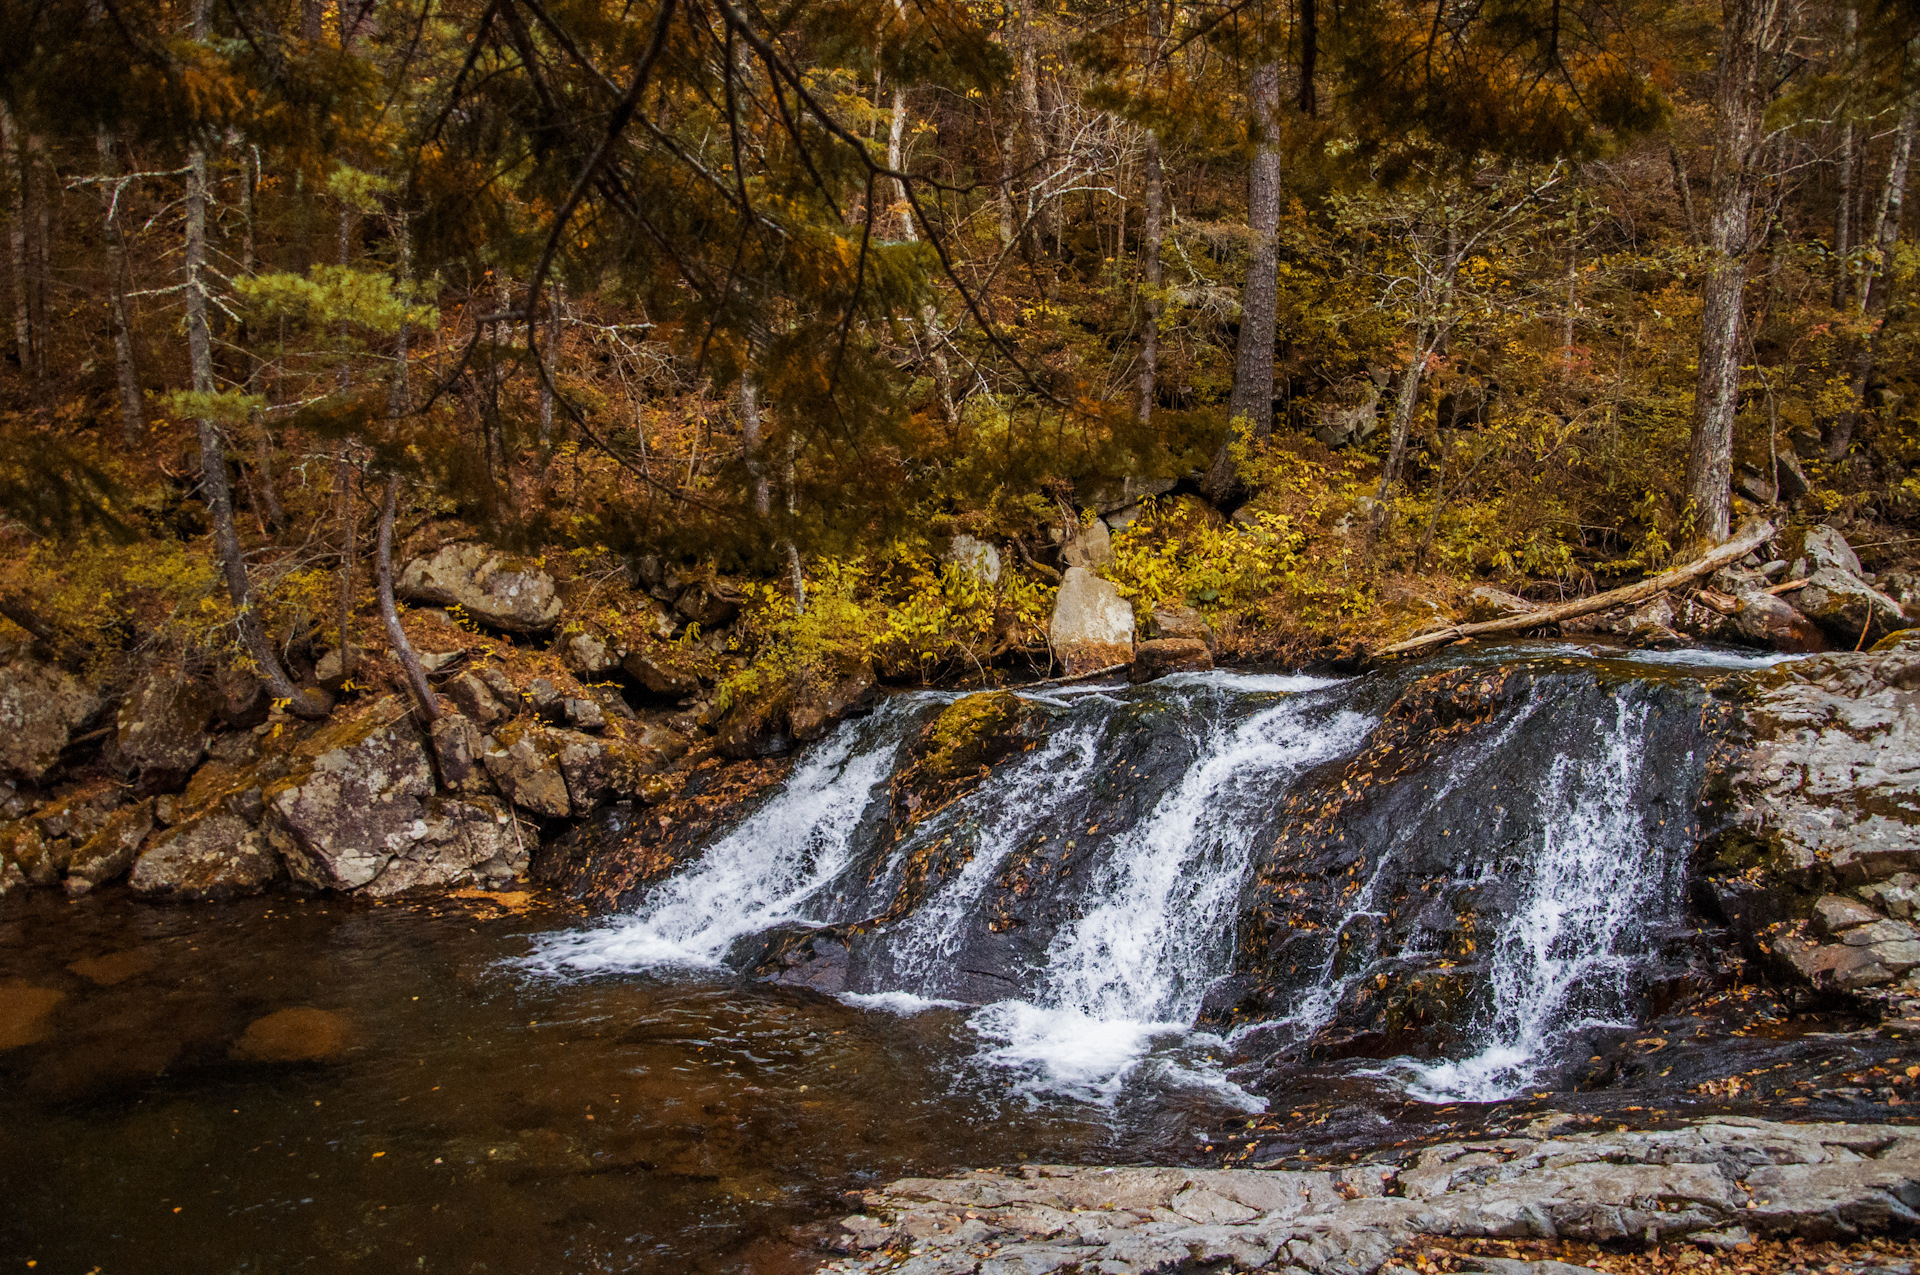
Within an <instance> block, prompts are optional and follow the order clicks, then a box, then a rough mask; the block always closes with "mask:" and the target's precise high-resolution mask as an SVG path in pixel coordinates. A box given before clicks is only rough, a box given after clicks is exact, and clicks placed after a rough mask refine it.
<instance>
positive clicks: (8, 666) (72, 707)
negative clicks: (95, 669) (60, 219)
mask: <svg viewBox="0 0 1920 1275" xmlns="http://www.w3.org/2000/svg"><path fill="white" fill-rule="evenodd" d="M99 707H100V700H99V697H98V696H96V695H95V694H94V693H93V692H92V691H90V690H88V689H87V687H86V686H85V685H84V684H82V683H81V681H80V679H78V678H76V677H74V676H73V675H72V674H71V673H68V672H66V671H64V670H62V669H58V668H55V667H54V666H53V665H51V664H42V663H40V662H39V661H37V660H31V659H25V658H18V659H12V660H8V661H6V662H5V663H0V776H5V777H8V778H12V779H18V780H23V781H25V782H27V783H30V784H37V783H39V782H40V781H41V780H42V779H45V778H46V777H47V773H48V772H49V771H51V770H52V769H53V767H54V764H55V763H56V762H58V761H59V760H60V753H61V750H62V749H64V748H66V746H67V741H68V740H69V739H71V738H72V737H73V732H74V731H75V730H76V729H78V728H79V727H80V726H81V724H82V723H84V722H86V721H87V719H88V718H90V717H92V716H93V714H94V713H95V711H96V710H98V708H99Z"/></svg>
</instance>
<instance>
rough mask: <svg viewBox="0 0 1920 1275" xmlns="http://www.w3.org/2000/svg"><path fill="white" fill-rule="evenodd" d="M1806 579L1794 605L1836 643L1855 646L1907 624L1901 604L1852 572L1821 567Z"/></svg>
mask: <svg viewBox="0 0 1920 1275" xmlns="http://www.w3.org/2000/svg"><path fill="white" fill-rule="evenodd" d="M1841 543H1842V544H1844V543H1846V542H1845V541H1842V542H1841ZM1806 580H1807V583H1806V585H1805V586H1804V587H1802V588H1801V589H1800V590H1799V592H1798V593H1797V594H1796V595H1795V596H1794V606H1795V607H1796V608H1798V609H1799V611H1800V613H1801V614H1803V615H1805V616H1806V617H1807V618H1808V619H1810V620H1812V621H1813V622H1814V623H1815V624H1818V625H1819V626H1820V628H1821V629H1822V630H1823V631H1824V632H1825V633H1826V635H1827V638H1828V640H1829V641H1832V642H1833V643H1834V644H1835V645H1844V646H1846V647H1858V646H1861V645H1863V644H1864V643H1866V642H1873V641H1877V640H1879V639H1880V638H1883V637H1886V636H1887V635H1888V634H1890V633H1894V632H1896V631H1898V630H1900V629H1903V628H1905V627H1907V616H1906V613H1905V612H1904V611H1902V610H1901V609H1900V604H1899V603H1897V602H1895V601H1894V600H1893V599H1892V598H1890V597H1888V596H1887V595H1886V594H1884V593H1882V592H1880V591H1879V590H1878V589H1876V588H1874V587H1873V586H1872V585H1870V584H1868V583H1867V582H1866V581H1865V580H1862V579H1861V578H1860V577H1859V575H1858V574H1856V573H1854V572H1851V571H1846V570H1843V569H1841V568H1839V567H1821V568H1820V569H1818V570H1816V571H1814V572H1813V573H1812V574H1811V575H1809V576H1807V577H1806Z"/></svg>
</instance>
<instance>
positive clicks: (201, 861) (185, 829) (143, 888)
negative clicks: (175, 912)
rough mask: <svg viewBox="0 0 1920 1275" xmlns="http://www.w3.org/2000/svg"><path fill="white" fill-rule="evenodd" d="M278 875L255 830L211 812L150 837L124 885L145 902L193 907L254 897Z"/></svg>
mask: <svg viewBox="0 0 1920 1275" xmlns="http://www.w3.org/2000/svg"><path fill="white" fill-rule="evenodd" d="M280 873H281V868H280V859H279V856H278V855H276V854H274V853H273V851H272V850H271V849H269V848H268V847H267V843H266V838H265V837H264V836H263V835H262V834H261V833H260V831H259V830H258V829H256V828H253V827H251V826H249V825H248V824H247V823H246V821H245V820H242V819H239V818H236V817H235V816H233V815H230V814H226V813H224V812H219V811H216V812H215V813H213V814H209V815H205V816H203V817H201V818H198V819H194V820H192V821H190V822H188V823H184V824H181V825H179V826H178V827H175V828H169V829H167V830H166V831H165V832H163V833H161V834H160V835H159V836H157V837H155V838H154V839H153V841H152V842H151V843H149V845H148V846H147V849H146V851H145V852H144V853H143V854H141V856H140V859H139V861H138V862H136V863H135V864H134V865H133V878H132V880H131V881H130V882H129V884H130V885H132V887H133V891H134V893H135V894H140V895H145V896H146V897H148V898H154V899H176V900H179V901H180V902H183V903H197V902H200V901H202V900H206V899H231V898H238V897H240V896H241V895H247V894H258V893H259V892H260V891H262V890H264V889H266V888H267V886H268V885H270V884H271V883H272V882H273V881H274V880H275V879H276V878H277V877H279V876H280Z"/></svg>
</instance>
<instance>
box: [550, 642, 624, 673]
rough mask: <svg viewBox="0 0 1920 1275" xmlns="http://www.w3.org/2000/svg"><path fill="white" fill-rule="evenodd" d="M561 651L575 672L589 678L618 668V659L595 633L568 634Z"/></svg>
mask: <svg viewBox="0 0 1920 1275" xmlns="http://www.w3.org/2000/svg"><path fill="white" fill-rule="evenodd" d="M561 651H562V653H563V654H564V655H565V656H566V660H567V663H568V664H569V665H571V666H572V668H573V670H574V671H575V672H577V673H584V674H586V675H587V676H589V677H595V676H598V675H599V674H601V673H607V672H611V671H612V670H614V669H617V668H619V667H620V657H619V656H617V655H615V654H614V653H613V652H612V651H610V650H608V649H607V644H606V642H605V641H603V640H602V639H601V638H600V636H599V635H598V634H596V633H585V632H582V633H573V634H569V635H568V637H567V640H566V642H565V644H564V645H563V646H562V647H561Z"/></svg>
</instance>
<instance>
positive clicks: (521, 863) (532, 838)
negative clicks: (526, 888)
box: [366, 797, 540, 896]
mask: <svg viewBox="0 0 1920 1275" xmlns="http://www.w3.org/2000/svg"><path fill="white" fill-rule="evenodd" d="M539 843H540V835H539V831H538V830H537V829H534V828H531V827H529V826H527V824H526V823H525V822H523V821H522V820H519V819H516V818H515V817H514V816H513V812H512V811H510V810H508V809H507V807H506V804H505V803H504V802H500V801H497V800H494V799H492V798H487V797H476V798H473V799H471V800H455V799H451V798H435V799H433V800H431V801H429V802H427V804H426V811H425V814H424V817H423V818H422V819H421V820H420V823H419V827H418V829H417V830H416V831H414V832H411V833H410V835H409V836H408V837H407V839H406V840H405V841H404V842H403V843H401V844H400V846H399V847H398V850H397V852H396V854H395V855H394V858H393V860H392V862H390V863H389V864H388V865H387V869H386V871H384V872H382V873H381V874H380V875H379V877H377V878H376V879H375V880H374V881H373V883H372V884H371V885H369V886H368V887H367V890H366V892H367V893H368V894H371V895H376V896H384V895H389V894H398V893H400V892H401V891H403V890H418V889H425V888H429V887H436V886H438V887H444V886H451V885H468V884H472V885H482V886H494V887H498V886H502V885H505V884H507V883H508V882H511V881H513V880H514V879H515V878H517V877H520V876H524V875H525V873H526V870H527V863H528V861H529V860H530V858H531V856H532V852H533V847H534V846H536V845H538V844H539Z"/></svg>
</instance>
